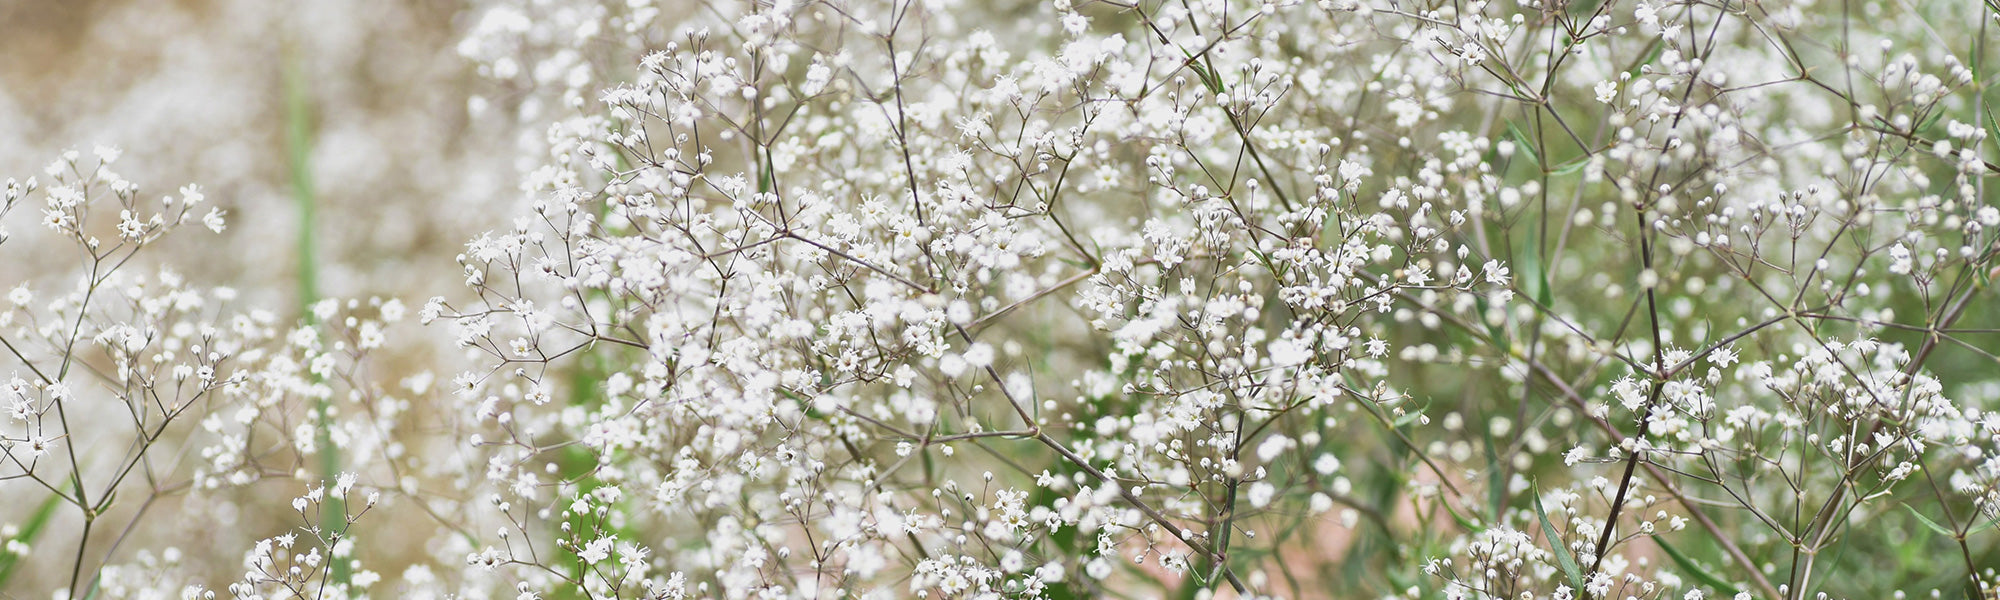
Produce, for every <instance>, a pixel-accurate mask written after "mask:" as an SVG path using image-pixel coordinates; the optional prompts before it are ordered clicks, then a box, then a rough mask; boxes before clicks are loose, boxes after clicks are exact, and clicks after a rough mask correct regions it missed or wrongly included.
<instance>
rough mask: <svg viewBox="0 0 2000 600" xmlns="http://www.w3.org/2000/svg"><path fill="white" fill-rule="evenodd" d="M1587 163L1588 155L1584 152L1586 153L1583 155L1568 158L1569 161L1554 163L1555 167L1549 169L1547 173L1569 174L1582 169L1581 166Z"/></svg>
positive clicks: (1588, 162) (1588, 160) (1588, 161)
mask: <svg viewBox="0 0 2000 600" xmlns="http://www.w3.org/2000/svg"><path fill="white" fill-rule="evenodd" d="M1589 164H1590V155H1588V154H1586V155H1583V156H1579V157H1576V158H1573V159H1570V161H1569V162H1566V163H1563V164H1560V165H1556V168H1555V170H1552V171H1549V174H1550V175H1569V174H1571V173H1576V172H1578V171H1582V170H1583V168H1584V167H1585V166H1587V165H1589Z"/></svg>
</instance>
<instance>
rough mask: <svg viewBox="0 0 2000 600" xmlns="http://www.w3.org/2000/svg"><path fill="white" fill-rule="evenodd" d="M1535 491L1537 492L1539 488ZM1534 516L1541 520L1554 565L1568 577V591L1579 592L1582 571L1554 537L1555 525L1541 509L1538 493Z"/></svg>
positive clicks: (1560, 541) (1557, 537) (1560, 537)
mask: <svg viewBox="0 0 2000 600" xmlns="http://www.w3.org/2000/svg"><path fill="white" fill-rule="evenodd" d="M1536 489H1537V490H1539V489H1540V486H1537V487H1536ZM1535 516H1536V517H1537V518H1540V519H1541V520H1542V537H1545V538H1548V540H1549V546H1551V548H1550V550H1553V552H1552V554H1555V555H1556V564H1558V565H1561V566H1562V570H1563V575H1564V576H1566V577H1569V587H1570V589H1573V590H1577V591H1579V592H1581V591H1582V590H1583V569H1580V568H1577V566H1576V556H1574V555H1572V554H1571V553H1570V551H1569V546H1568V545H1566V544H1563V543H1562V536H1560V535H1556V525H1555V524H1554V523H1550V522H1549V511H1548V510H1546V509H1543V508H1542V497H1541V495H1540V494H1539V493H1537V494H1536V495H1535Z"/></svg>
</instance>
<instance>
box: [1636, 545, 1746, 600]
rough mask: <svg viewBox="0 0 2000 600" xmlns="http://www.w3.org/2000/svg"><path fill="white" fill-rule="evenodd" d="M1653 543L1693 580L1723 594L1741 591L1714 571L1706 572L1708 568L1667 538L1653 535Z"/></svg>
mask: <svg viewBox="0 0 2000 600" xmlns="http://www.w3.org/2000/svg"><path fill="white" fill-rule="evenodd" d="M1653 543H1654V544H1658V545H1659V546H1660V550H1661V551H1663V552H1666V553H1667V558H1671V559H1673V561H1674V564H1676V565H1679V566H1680V568H1681V571H1682V572H1685V573H1687V575H1688V576H1689V577H1693V578H1694V579H1695V581H1699V582H1701V583H1702V585H1706V586H1708V587H1711V588H1715V591H1718V592H1722V593H1723V595H1725V596H1734V595H1736V594H1738V593H1741V592H1742V591H1743V590H1740V589H1737V588H1736V586H1734V585H1730V584H1729V582H1728V581H1724V580H1723V579H1722V578H1721V577H1717V576H1716V575H1715V574H1714V573H1710V572H1708V569H1707V568H1705V567H1703V566H1701V563H1697V562H1695V561H1694V559H1692V558H1688V555H1686V554H1683V553H1682V552H1681V551H1680V549H1678V548H1675V547H1674V545H1673V544H1669V543H1667V540H1665V539H1662V538H1658V537H1655V538H1653Z"/></svg>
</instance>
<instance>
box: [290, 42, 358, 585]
mask: <svg viewBox="0 0 2000 600" xmlns="http://www.w3.org/2000/svg"><path fill="white" fill-rule="evenodd" d="M288 54H290V56H289V57H288V58H289V59H290V60H287V61H285V157H286V162H287V163H288V166H289V167H290V174H291V182H292V200H293V201H294V203H295V204H296V205H297V206H298V211H299V221H298V244H299V245H298V261H299V262H298V278H299V312H300V313H301V314H302V315H303V316H304V318H305V321H306V324H307V325H308V326H311V327H314V328H318V327H319V322H318V317H316V316H315V315H313V311H312V305H313V304H314V303H316V302H318V301H319V249H318V245H317V244H315V243H313V222H314V221H315V220H316V219H317V216H318V205H319V201H318V195H317V193H316V187H315V186H314V184H313V179H312V136H313V131H312V105H311V101H312V99H311V98H310V97H308V95H307V91H306V85H307V82H306V80H305V71H304V69H302V68H301V67H300V65H299V60H298V55H297V53H296V51H295V50H294V51H293V52H288ZM312 377H313V381H314V383H318V382H319V381H320V377H319V376H318V375H313V376H312ZM328 404H329V402H328V400H327V399H325V398H321V399H319V400H318V402H317V404H316V406H314V412H315V414H316V415H317V416H318V418H319V419H318V424H317V426H316V427H315V431H316V433H317V438H318V439H317V441H318V444H317V445H318V447H319V470H320V476H321V477H322V478H323V479H324V480H325V481H326V482H327V485H331V482H332V481H333V480H334V479H335V478H337V477H339V475H340V449H338V448H335V447H334V445H333V431H332V425H331V423H332V415H331V414H330V413H331V410H330V407H329V406H328ZM320 515H321V517H320V521H321V522H320V536H321V540H322V541H323V542H325V543H327V544H329V545H330V544H332V543H333V542H334V540H335V539H337V538H339V537H342V535H343V534H345V533H346V532H347V502H346V500H345V499H344V498H340V497H337V496H334V495H332V494H328V495H327V496H326V497H325V502H324V503H323V504H322V505H321V511H320ZM330 550H331V548H329V551H330ZM328 568H329V569H330V570H331V575H332V583H335V584H339V585H340V586H341V587H342V588H343V589H345V587H346V586H347V583H348V581H349V580H350V579H351V578H352V575H353V573H352V572H351V571H352V570H353V569H352V567H351V566H350V565H349V561H348V560H345V559H339V558H332V557H329V565H328Z"/></svg>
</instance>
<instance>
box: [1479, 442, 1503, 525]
mask: <svg viewBox="0 0 2000 600" xmlns="http://www.w3.org/2000/svg"><path fill="white" fill-rule="evenodd" d="M1481 436H1482V437H1484V438H1485V441H1486V472H1487V473H1486V477H1487V480H1486V502H1487V503H1488V504H1489V505H1491V507H1492V510H1493V513H1492V518H1493V522H1495V523H1498V522H1500V519H1501V513H1503V512H1504V511H1506V510H1507V480H1506V477H1507V473H1506V469H1502V468H1500V456H1499V455H1498V454H1496V453H1495V452H1493V431H1492V430H1491V429H1486V430H1484V431H1483V432H1482V433H1481Z"/></svg>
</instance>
